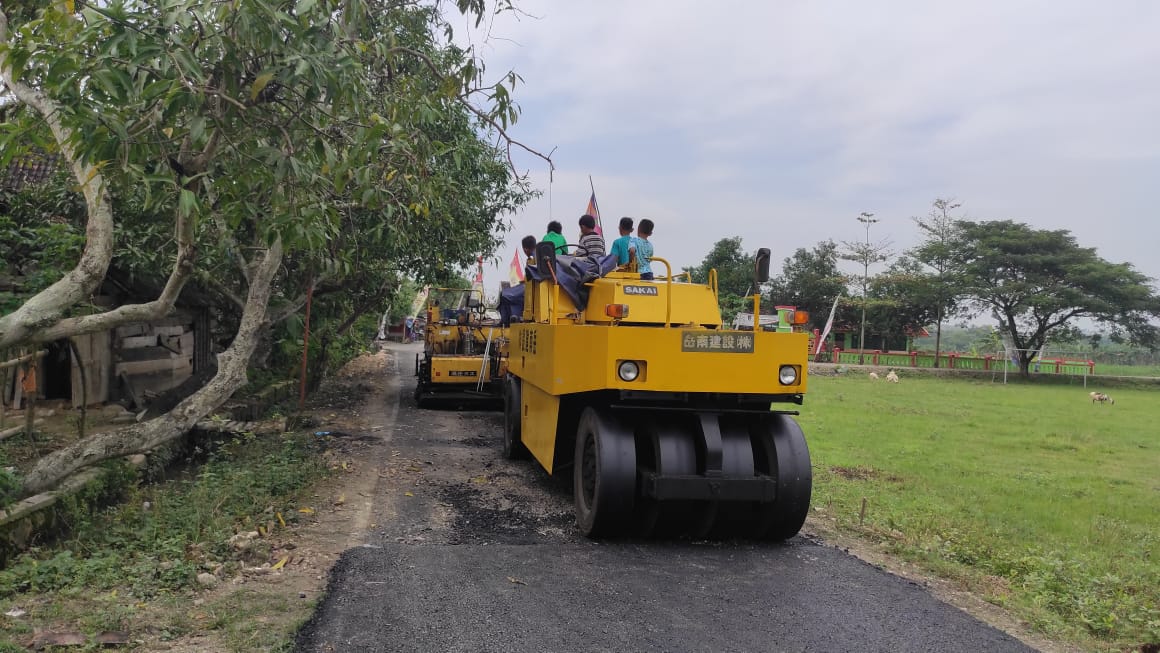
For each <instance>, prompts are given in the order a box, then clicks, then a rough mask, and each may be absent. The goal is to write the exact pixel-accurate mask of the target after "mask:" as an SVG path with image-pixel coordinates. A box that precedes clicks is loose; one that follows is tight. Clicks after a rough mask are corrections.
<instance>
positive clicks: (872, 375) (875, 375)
mask: <svg viewBox="0 0 1160 653" xmlns="http://www.w3.org/2000/svg"><path fill="white" fill-rule="evenodd" d="M870 378H871V379H872V380H874V381H877V380H878V372H871V373H870Z"/></svg>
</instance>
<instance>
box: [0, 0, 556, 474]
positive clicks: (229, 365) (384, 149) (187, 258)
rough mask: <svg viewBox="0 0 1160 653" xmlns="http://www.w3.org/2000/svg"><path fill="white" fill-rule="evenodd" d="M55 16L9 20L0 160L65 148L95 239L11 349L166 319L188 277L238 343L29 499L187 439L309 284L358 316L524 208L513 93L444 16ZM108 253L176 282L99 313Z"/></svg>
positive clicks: (76, 452)
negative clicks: (149, 415) (213, 297)
mask: <svg viewBox="0 0 1160 653" xmlns="http://www.w3.org/2000/svg"><path fill="white" fill-rule="evenodd" d="M43 4H44V7H43V8H41V9H39V10H37V11H35V13H34V12H33V11H32V10H31V9H27V8H25V7H24V6H23V5H21V6H20V7H18V8H16V9H10V8H8V7H5V8H3V9H0V81H2V82H3V85H4V87H5V90H6V91H7V92H9V93H10V94H11V95H12V96H13V97H14V98H15V101H16V102H19V103H20V104H22V105H23V108H25V109H26V111H23V112H19V113H20V115H19V116H18V117H17V118H15V119H13V120H12V121H11V122H10V123H8V124H6V125H5V129H4V131H3V133H0V165H5V164H6V163H7V161H8V160H10V159H11V157H13V156H18V155H20V153H21V152H22V151H25V149H26V148H25V146H28V145H30V146H34V147H38V148H40V149H42V150H44V151H51V152H54V153H58V154H59V155H60V157H61V158H62V159H63V161H64V162H65V163H66V164H67V166H68V167H69V169H70V171H71V173H72V177H73V183H74V184H75V185H76V187H77V188H79V189H80V191H81V194H82V196H83V201H84V217H83V220H84V222H83V227H82V229H83V232H84V234H85V244H84V247H83V249H82V250H81V252H80V253H79V256H78V258H77V262H76V264H75V266H73V267H72V269H70V270H67V271H65V272H64V273H63V274H61V275H60V277H59V278H57V279H56V280H55V281H53V282H52V283H49V284H48V285H47V286H46V287H44V289H43V290H41V291H40V292H37V293H36V294H35V295H33V296H31V297H29V298H28V299H26V300H25V301H23V302H22V303H21V305H20V306H18V307H16V308H15V309H14V310H12V311H11V312H8V313H6V314H5V315H3V316H0V349H3V348H6V347H12V346H20V345H30V344H35V343H39V342H45V341H51V340H56V339H60V338H67V337H70V336H73V335H78V334H82V333H89V332H95V331H104V330H106V329H109V328H112V327H114V326H117V325H119V324H125V323H128V322H135V321H142V320H149V319H152V318H155V317H159V316H162V315H165V314H167V313H168V312H169V311H171V310H172V308H173V305H174V302H175V300H176V298H177V297H178V295H179V294H180V293H181V291H182V289H183V288H184V287H185V286H186V285H187V283H189V282H190V281H191V280H197V281H200V282H202V283H204V284H206V285H207V286H211V287H213V288H214V289H215V291H216V292H218V293H220V295H221V296H222V297H225V298H227V300H228V301H231V302H233V304H234V308H235V310H234V311H232V314H233V316H234V323H235V325H236V329H235V331H234V333H233V338H232V341H231V343H230V345H229V347H228V348H227V349H226V350H225V352H223V353H222V354H221V355H220V357H219V361H218V371H217V374H216V375H215V376H214V377H213V379H211V380H210V381H209V382H208V383H206V385H205V386H203V387H202V388H201V389H200V390H198V391H197V392H195V393H194V394H193V395H191V396H190V397H188V398H187V399H185V400H184V401H182V402H181V403H180V404H178V405H177V407H176V408H174V409H173V410H172V411H171V412H170V413H169V414H167V415H166V416H164V417H163V418H160V419H154V420H149V421H146V422H142V423H140V424H136V425H133V426H130V427H128V428H126V429H124V430H122V431H116V432H110V433H103V434H98V435H95V436H91V437H90V438H88V439H86V440H82V441H80V442H78V443H77V444H76V445H73V446H70V447H67V448H65V449H61V450H58V451H56V452H54V453H52V454H50V455H48V456H46V457H45V458H43V459H41V460H40V461H39V462H38V463H37V464H36V465H35V467H34V468H33V469H32V470H30V471H29V472H28V473H27V474H26V475H25V477H24V479H23V485H24V494H30V493H33V492H36V491H40V490H43V489H46V488H48V487H51V486H52V485H54V484H55V483H56V482H58V481H59V480H61V479H62V478H64V477H65V476H67V475H68V474H70V473H72V472H73V471H76V470H77V469H79V468H81V467H83V466H86V465H90V464H93V463H96V462H98V461H100V460H104V459H107V458H112V457H116V456H122V455H126V454H131V453H137V452H140V451H144V450H148V449H151V448H154V447H156V446H157V445H159V444H161V443H163V442H166V441H168V440H170V439H172V438H174V437H177V436H178V435H180V434H181V433H184V432H186V431H187V430H188V429H189V427H191V426H192V425H193V424H194V423H195V422H196V421H197V420H198V419H201V418H202V417H204V416H205V415H206V414H208V413H209V412H210V411H211V410H213V409H214V408H216V407H217V406H218V405H220V404H221V403H222V402H223V401H225V399H226V398H228V397H229V396H230V395H231V394H232V393H233V392H234V391H235V390H236V389H238V388H239V387H240V386H241V385H243V384H244V383H245V381H246V369H247V367H248V365H249V361H250V359H251V356H252V354H253V352H254V350H255V347H256V345H257V343H258V341H259V340H261V339H262V338H263V337H264V336H266V335H268V334H269V330H270V325H271V324H276V323H278V322H280V321H282V320H284V319H286V318H287V317H288V316H290V315H293V314H294V313H295V312H296V311H297V310H299V308H300V307H301V306H302V302H304V301H305V297H306V296H307V294H308V293H307V292H306V291H307V290H308V289H310V288H314V289H316V290H319V291H320V292H319V294H320V295H321V296H322V297H323V298H325V297H326V295H327V294H328V293H330V294H331V296H332V297H334V298H336V300H337V301H338V302H339V303H340V304H341V303H343V302H345V303H346V306H345V308H343V309H342V310H346V311H347V314H348V315H349V314H351V313H356V312H357V311H358V310H359V306H361V305H367V304H372V303H374V301H376V295H378V296H385V295H388V294H389V293H390V292H391V289H392V288H394V287H396V286H397V284H396V283H395V281H397V279H398V276H399V274H400V273H403V272H405V271H407V270H412V271H415V272H417V273H419V274H425V275H430V276H433V277H434V276H439V275H442V274H446V270H448V269H452V268H454V267H455V266H457V265H458V266H463V265H466V264H467V263H469V262H470V261H471V260H473V259H474V256H476V255H478V254H489V253H490V250H489V249H488V247H489V245H490V246H491V247H494V243H495V242H496V240H497V234H498V231H501V230H502V228H503V222H502V220H500V216H501V215H502V214H503V213H504V212H505V211H508V210H511V209H512V208H514V207H516V206H519V205H520V204H522V203H523V202H525V201H526V200H527V198H528V197H529V191H528V189H527V188H526V186H525V185H524V183H523V181H522V180H520V179H518V178H516V177H515V175H514V174H513V171H512V170H510V157H507V156H505V152H504V148H505V147H506V148H510V147H512V146H513V145H516V146H520V144H519V143H518V142H516V141H514V140H512V139H511V138H510V137H509V136H508V135H507V132H506V129H507V127H508V126H509V125H510V123H511V122H513V121H514V120H515V118H516V116H517V112H518V109H517V107H516V106H515V105H514V103H513V102H512V99H511V95H510V90H511V88H512V87H513V86H514V84H515V82H516V80H517V78H516V77H515V75H514V73H509V74H507V75H504V76H503V77H502V78H501V79H500V81H497V82H488V81H486V80H485V69H484V67H483V65H482V63H481V62H479V61H478V60H476V59H475V58H474V57H472V56H470V53H468V52H464V51H462V50H460V49H458V48H455V47H453V46H449V45H446V40H445V39H446V36H447V35H449V33H450V26H449V24H448V23H447V21H446V20H445V19H444V18H443V16H442V13H441V7H440V5H439V3H434V2H432V3H430V4H426V3H420V2H415V3H389V2H382V1H376V0H364V1H362V2H357V3H356V2H349V3H348V2H292V1H289V0H250V1H247V2H243V3H204V2H200V1H199V0H175V1H173V2H167V3H162V4H160V5H159V4H158V3H148V2H141V1H138V0H115V1H113V2H108V3H99V4H93V5H84V6H83V8H81V11H80V13H73V11H72V6H73V3H43ZM455 5H456V6H457V7H458V9H459V10H460V11H461V12H463V13H465V14H469V15H472V16H474V17H475V18H476V20H477V21H479V20H482V19H483V18H484V15H485V13H486V11H487V10H486V8H485V6H484V2H483V1H482V0H457V2H456V3H455ZM500 7H501V9H503V8H510V5H508V4H507V3H506V2H502V1H501V2H500ZM10 21H13V22H12V23H10ZM477 102H478V103H479V104H477ZM15 113H17V112H13V111H8V110H6V114H13V115H14V114H15ZM26 141H27V142H26ZM491 141H494V143H492V142H491ZM533 153H534V152H533ZM130 206H135V207H138V208H139V209H140V210H124V209H126V208H127V207H130ZM433 243H437V244H438V246H435V247H433V246H432V244H433ZM150 245H153V247H150ZM131 247H135V248H136V253H134V252H133V251H129V248H131ZM469 250H473V251H470V252H469ZM417 252H418V253H417ZM115 256H116V257H118V260H124V261H133V262H135V263H137V264H139V265H140V267H141V269H142V270H150V269H154V270H155V269H156V268H158V267H160V266H164V268H165V269H166V270H167V273H166V274H167V277H168V278H167V281H166V283H165V285H164V288H163V289H162V290H161V291H160V293H159V294H158V296H157V297H156V298H154V299H153V300H151V301H147V302H145V303H142V304H133V305H126V306H121V307H117V308H115V309H113V310H110V311H104V312H92V310H91V309H88V308H86V302H87V299H88V298H89V296H90V295H91V294H92V293H93V292H94V291H95V290H96V289H97V287H98V286H99V284H100V283H101V282H102V280H103V278H104V276H105V274H106V272H107V271H108V269H109V267H110V264H111V263H112V261H113V260H114V257H115ZM163 276H164V275H163ZM393 280H394V281H393ZM351 287H358V288H360V290H361V292H362V293H363V296H362V297H353V298H352V297H350V296H349V295H347V293H345V292H344V288H345V289H349V288H351ZM344 295H346V297H345V298H344ZM363 310H365V309H363Z"/></svg>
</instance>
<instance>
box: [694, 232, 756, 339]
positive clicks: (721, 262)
mask: <svg viewBox="0 0 1160 653" xmlns="http://www.w3.org/2000/svg"><path fill="white" fill-rule="evenodd" d="M710 270H716V271H717V294H718V300H719V303H720V305H721V319H722V320H724V321H725V322H730V321H732V320H733V318H734V316H736V315H737V314H738V313H740V312H743V311H744V310H746V306H747V305H748V306H749V307H750V310H752V305H751V304H747V302H746V297H748V296H751V295H752V294H753V293H754V288H753V271H754V270H753V256H750V255H748V254H746V253H745V250H743V249H742V248H741V237H740V236H734V237H732V238H722V239H721V240H718V241H717V242H716V243H714V244H713V248H712V249H710V250H709V253H708V254H707V255H706V256H705V259H704V260H703V261H701V264H700V265H698V266H695V267H686V268H684V270H683V271H684V272H687V273H689V275H690V276H691V277H692V278H693V279H694V280H695V281H698V282H700V283H708V280H709V271H710Z"/></svg>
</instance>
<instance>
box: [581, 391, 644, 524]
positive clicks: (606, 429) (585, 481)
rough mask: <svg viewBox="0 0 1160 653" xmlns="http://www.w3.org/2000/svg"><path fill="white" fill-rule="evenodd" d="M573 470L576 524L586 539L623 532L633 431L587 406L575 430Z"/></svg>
mask: <svg viewBox="0 0 1160 653" xmlns="http://www.w3.org/2000/svg"><path fill="white" fill-rule="evenodd" d="M574 461H575V464H574V465H573V471H572V481H573V483H572V490H573V500H574V502H575V510H576V525H577V526H578V527H579V529H580V532H581V533H583V534H584V536H586V537H592V538H596V537H615V536H618V535H623V534H625V533H627V531H628V530H629V528H630V526H631V522H632V516H633V503H634V501H635V499H636V446H635V443H634V441H633V435H632V431H630V430H629V429H628V428H627V427H625V425H624V424H622V423H621V422H620V421H619V420H617V419H616V418H615V417H613V416H612V415H610V414H608V413H607V412H606V411H600V410H597V409H596V408H593V407H587V408H585V409H584V411H583V412H582V413H581V414H580V422H579V425H578V426H577V429H576V451H575V458H574Z"/></svg>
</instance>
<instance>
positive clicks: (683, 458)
mask: <svg viewBox="0 0 1160 653" xmlns="http://www.w3.org/2000/svg"><path fill="white" fill-rule="evenodd" d="M534 260H535V265H534V266H531V267H529V268H528V270H527V278H528V280H527V282H526V283H525V284H523V285H522V286H520V287H519V288H513V289H511V290H510V291H505V295H504V296H503V297H501V307H500V313H501V316H502V317H503V321H505V322H510V326H509V328H508V337H509V338H510V345H509V348H508V353H507V374H506V376H505V378H504V381H503V398H504V439H503V442H504V444H503V450H504V454H505V455H506V456H508V457H509V458H519V457H526V456H528V455H529V454H530V456H531V457H532V458H534V459H535V460H536V461H537V462H538V463H539V464H540V465H541V466H543V468H544V469H545V470H547V472H548V473H549V474H552V475H560V474H569V473H570V474H571V475H572V485H573V491H574V501H575V512H576V521H577V524H578V525H579V528H580V530H581V532H583V533H584V534H585V535H586V536H589V537H653V536H655V537H670V536H691V537H694V538H704V537H710V538H733V537H742V538H755V539H775V540H776V539H785V538H788V537H791V536H793V535H794V534H796V533H797V532H798V530H800V528H801V526H802V523H803V522H804V521H805V518H806V514H807V512H808V509H809V503H810V492H811V487H812V473H811V470H810V455H809V449H808V448H807V446H806V441H805V437H804V436H803V434H802V430H801V428H800V427H799V426H798V424H797V422H796V421H795V420H794V419H793V416H794V415H796V414H797V411H796V410H789V409H785V408H784V407H792V405H800V404H801V403H802V398H803V396H804V395H805V392H806V372H807V362H808V356H809V349H808V348H809V341H808V338H809V336H808V335H807V334H806V333H803V332H802V331H801V330H800V329H797V330H795V329H794V328H793V324H795V323H796V324H802V323H804V322H805V321H806V316H805V314H804V313H795V312H794V311H789V310H780V311H779V317H780V320H781V323H780V324H779V325H776V326H772V327H768V328H767V327H763V326H760V325H759V326H758V327H757V328H756V329H751V330H737V329H729V328H726V326H725V325H723V324H722V321H721V311H720V308H719V303H718V290H717V282H716V271H711V272H710V273H709V278H708V279H707V283H704V284H701V283H692V282H687V281H678V280H676V279H674V276H673V274H672V270H671V268H669V263H668V262H667V261H665V260H664V259H660V258H654V259H653V262H654V269H656V267H655V266H656V264H662V265H664V266H665V268H666V269H667V270H668V274H667V275H666V276H664V277H659V278H658V279H657V280H644V279H641V277H640V275H639V274H637V273H636V272H632V271H624V270H617V269H615V265H616V264H615V259H613V258H610V257H603V258H601V259H600V260H594V259H591V258H584V257H571V256H563V255H561V256H557V255H556V254H555V252H554V251H553V249H552V247H551V244H550V243H540V246H539V247H537V250H536V256H535V259H534ZM768 276H769V250H768V249H764V248H763V249H761V250H759V251H758V254H757V256H756V258H755V261H754V287H755V288H756V287H758V286H757V284H759V283H761V282H763V281H766V280H767V279H768ZM516 295H522V296H516ZM753 302H754V314H755V315H758V314H760V310H759V309H760V296H759V295H755V296H754V298H753Z"/></svg>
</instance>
